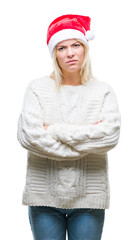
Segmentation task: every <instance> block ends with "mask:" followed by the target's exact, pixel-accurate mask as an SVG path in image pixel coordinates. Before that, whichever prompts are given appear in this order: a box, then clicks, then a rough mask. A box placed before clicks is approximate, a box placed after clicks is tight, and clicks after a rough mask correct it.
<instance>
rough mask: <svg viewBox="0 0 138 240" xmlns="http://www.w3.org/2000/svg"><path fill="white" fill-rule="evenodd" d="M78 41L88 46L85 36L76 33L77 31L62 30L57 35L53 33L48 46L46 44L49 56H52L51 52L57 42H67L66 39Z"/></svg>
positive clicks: (78, 32)
mask: <svg viewBox="0 0 138 240" xmlns="http://www.w3.org/2000/svg"><path fill="white" fill-rule="evenodd" d="M74 38H75V39H80V40H82V41H83V42H84V43H85V44H87V45H88V41H87V39H86V37H85V35H84V34H83V33H82V32H80V31H78V30H75V29H64V30H61V31H59V32H57V33H55V34H54V35H53V36H52V37H51V39H50V41H49V44H48V48H49V51H50V54H51V57H52V55H53V50H54V47H55V46H56V45H57V44H58V43H59V42H62V41H64V40H67V39H74Z"/></svg>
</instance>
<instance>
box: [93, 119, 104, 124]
mask: <svg viewBox="0 0 138 240" xmlns="http://www.w3.org/2000/svg"><path fill="white" fill-rule="evenodd" d="M100 122H102V120H100V121H98V122H95V123H92V124H93V125H96V124H98V123H100Z"/></svg>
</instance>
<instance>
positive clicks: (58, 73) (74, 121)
mask: <svg viewBox="0 0 138 240" xmlns="http://www.w3.org/2000/svg"><path fill="white" fill-rule="evenodd" d="M90 22H91V19H90V18H89V17H88V16H81V15H63V16H60V17H58V18H56V19H55V20H54V21H53V22H52V23H51V24H50V26H49V28H48V31H47V45H48V48H49V51H50V54H51V57H52V58H53V66H54V69H53V73H52V74H51V76H46V77H43V78H40V79H35V80H33V81H31V82H30V84H29V86H28V87H27V90H26V93H25V97H24V102H23V107H22V111H21V114H20V117H19V122H18V140H19V142H20V143H21V145H22V146H23V147H24V148H25V149H27V150H28V165H27V176H26V184H25V189H24V193H23V204H24V205H27V206H28V210H29V219H30V224H31V229H32V233H33V237H34V239H35V240H44V239H45V240H50V239H51V240H65V239H66V230H67V233H68V239H69V240H76V239H78V240H84V239H87V240H100V239H101V236H102V231H103V224H104V215H105V209H107V208H109V195H110V193H109V181H108V161H107V152H108V151H109V150H111V149H112V148H114V147H115V146H116V145H117V143H118V140H119V132H120V113H119V109H118V104H117V100H116V96H115V93H114V91H113V89H112V88H111V87H110V86H109V85H108V84H106V83H104V82H100V81H98V80H95V79H94V78H93V76H92V72H91V64H90V60H89V47H88V42H89V40H92V39H93V38H94V35H93V33H92V31H91V30H90Z"/></svg>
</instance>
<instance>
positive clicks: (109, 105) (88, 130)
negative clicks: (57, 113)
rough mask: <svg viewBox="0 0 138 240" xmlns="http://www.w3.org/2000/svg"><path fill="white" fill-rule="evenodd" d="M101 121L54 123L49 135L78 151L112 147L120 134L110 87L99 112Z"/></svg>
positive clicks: (94, 151) (95, 151) (118, 118)
mask: <svg viewBox="0 0 138 240" xmlns="http://www.w3.org/2000/svg"><path fill="white" fill-rule="evenodd" d="M100 120H102V122H100V123H98V124H96V125H93V124H86V125H85V124H83V125H75V124H74V125H69V124H62V125H61V124H55V125H53V126H50V128H51V135H53V137H54V138H56V139H57V140H61V141H63V142H65V143H66V144H68V145H69V146H71V147H73V148H74V149H76V150H77V151H79V152H80V153H87V154H89V153H106V152H107V151H109V150H111V149H112V148H114V147H115V146H116V145H117V143H118V140H119V135H120V122H121V117H120V112H119V109H118V103H117V99H116V95H115V93H114V91H113V89H112V88H110V90H109V91H108V92H107V93H106V94H105V96H104V99H103V104H102V109H101V112H100V119H99V121H100Z"/></svg>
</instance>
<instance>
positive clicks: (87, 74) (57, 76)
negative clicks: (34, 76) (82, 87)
mask: <svg viewBox="0 0 138 240" xmlns="http://www.w3.org/2000/svg"><path fill="white" fill-rule="evenodd" d="M77 41H79V42H80V43H81V44H82V45H83V47H84V50H85V58H84V62H83V64H82V67H81V70H80V76H81V83H82V84H85V83H86V82H87V81H89V79H91V78H92V77H93V76H92V69H91V61H90V57H89V47H88V46H87V45H85V44H84V43H83V42H82V41H80V40H78V39H77ZM50 77H52V78H53V79H54V80H55V82H56V87H57V89H60V87H61V86H62V78H63V73H62V69H61V67H60V66H59V64H58V61H57V57H56V47H55V49H54V52H53V72H52V73H51V75H50Z"/></svg>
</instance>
